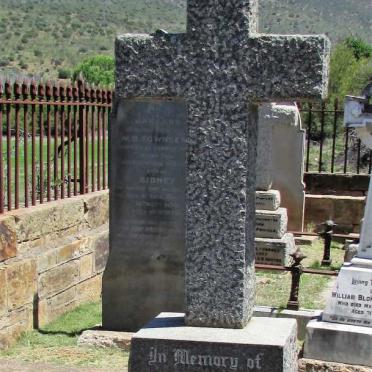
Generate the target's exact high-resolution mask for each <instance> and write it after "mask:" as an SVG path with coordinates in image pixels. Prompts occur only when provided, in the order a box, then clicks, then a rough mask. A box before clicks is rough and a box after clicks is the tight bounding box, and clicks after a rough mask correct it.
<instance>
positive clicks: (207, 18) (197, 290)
mask: <svg viewBox="0 0 372 372" xmlns="http://www.w3.org/2000/svg"><path fill="white" fill-rule="evenodd" d="M256 15H257V1H255V0H250V1H249V0H204V1H200V0H189V1H188V26H187V33H186V34H172V35H171V34H166V33H164V32H157V33H155V34H154V35H153V36H151V35H124V36H121V37H119V38H118V39H117V41H116V68H117V70H116V97H117V98H126V99H133V98H136V97H182V98H184V99H185V100H186V102H187V105H188V122H187V125H188V153H187V171H186V284H185V285H186V323H187V324H188V325H193V326H207V327H225V328H242V327H244V326H245V325H246V324H247V322H248V321H249V319H250V317H251V314H252V309H253V305H254V288H255V283H254V232H255V229H254V213H255V164H256V146H257V110H256V106H255V105H254V103H256V102H257V101H275V100H284V99H292V100H293V99H305V98H306V99H319V98H321V97H323V95H324V94H325V91H326V85H327V61H328V55H329V49H330V45H329V41H328V39H327V38H325V37H323V36H298V35H297V36H279V35H262V34H256V22H257V17H256ZM113 249H115V248H113Z"/></svg>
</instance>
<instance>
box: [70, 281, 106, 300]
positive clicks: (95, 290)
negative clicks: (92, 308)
mask: <svg viewBox="0 0 372 372" xmlns="http://www.w3.org/2000/svg"><path fill="white" fill-rule="evenodd" d="M76 291H77V301H78V302H79V303H84V302H93V301H98V300H99V299H100V298H101V294H102V275H96V276H94V277H92V278H90V279H88V280H85V281H84V282H81V283H79V284H78V285H77V286H76Z"/></svg>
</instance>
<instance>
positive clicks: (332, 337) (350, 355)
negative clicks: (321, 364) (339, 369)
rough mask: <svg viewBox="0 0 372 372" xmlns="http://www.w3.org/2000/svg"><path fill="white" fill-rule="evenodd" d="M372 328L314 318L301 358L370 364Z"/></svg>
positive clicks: (371, 363)
mask: <svg viewBox="0 0 372 372" xmlns="http://www.w3.org/2000/svg"><path fill="white" fill-rule="evenodd" d="M371 345H372V328H369V327H360V326H354V325H347V324H337V323H329V322H323V321H319V320H313V321H311V322H309V323H308V325H307V329H306V340H305V349H304V358H307V359H316V360H324V361H328V362H338V363H346V364H356V365H362V366H367V367H372V353H371Z"/></svg>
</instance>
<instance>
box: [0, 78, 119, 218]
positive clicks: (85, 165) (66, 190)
mask: <svg viewBox="0 0 372 372" xmlns="http://www.w3.org/2000/svg"><path fill="white" fill-rule="evenodd" d="M111 106H112V92H111V91H110V90H105V89H101V88H99V89H96V88H93V87H89V86H88V85H86V84H84V82H83V81H78V82H77V83H76V84H73V85H72V84H67V85H63V84H52V83H46V84H43V83H36V82H26V81H24V82H22V83H19V82H15V83H13V84H11V83H10V82H9V81H7V82H5V83H4V84H3V83H2V82H0V124H1V128H2V133H1V136H0V213H3V212H4V211H5V210H8V211H10V210H12V209H18V208H20V207H28V206H30V205H36V204H37V203H44V202H49V201H52V200H58V199H64V198H66V197H67V198H68V197H71V196H74V195H78V194H85V193H87V192H88V191H95V190H101V189H105V188H107V173H108V172H107V160H108V156H107V154H108V143H107V131H108V122H109V116H110V111H111Z"/></svg>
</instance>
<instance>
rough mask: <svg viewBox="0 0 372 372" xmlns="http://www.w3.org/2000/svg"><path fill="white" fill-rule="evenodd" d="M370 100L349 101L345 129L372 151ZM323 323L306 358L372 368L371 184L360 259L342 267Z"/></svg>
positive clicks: (309, 341)
mask: <svg viewBox="0 0 372 372" xmlns="http://www.w3.org/2000/svg"><path fill="white" fill-rule="evenodd" d="M369 98H370V97H369V96H368V95H367V96H366V97H351V96H348V97H346V103H345V125H346V126H349V127H353V128H355V129H356V131H357V133H358V135H359V137H360V138H361V140H362V141H363V143H364V144H365V145H366V146H368V147H369V148H371V149H372V112H371V111H372V110H371V105H369V104H368V102H369ZM322 320H323V321H313V322H310V323H309V324H308V326H307V336H306V341H305V352H304V356H305V357H306V358H311V359H320V360H326V361H331V362H340V363H349V364H360V365H366V366H369V367H372V353H371V348H372V183H371V182H370V186H369V192H368V198H367V204H366V209H365V215H364V222H363V227H362V232H361V236H360V243H359V247H358V252H357V255H356V256H355V257H354V258H353V259H352V260H351V262H347V263H345V264H344V265H343V266H342V268H341V270H340V273H339V275H338V278H337V282H336V284H335V287H334V289H333V291H332V295H331V298H330V299H329V300H328V303H327V306H326V309H325V311H324V313H323V316H322ZM332 323H338V324H332ZM341 341H342V342H341ZM341 344H342V345H341Z"/></svg>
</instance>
